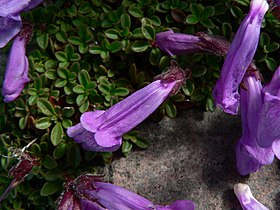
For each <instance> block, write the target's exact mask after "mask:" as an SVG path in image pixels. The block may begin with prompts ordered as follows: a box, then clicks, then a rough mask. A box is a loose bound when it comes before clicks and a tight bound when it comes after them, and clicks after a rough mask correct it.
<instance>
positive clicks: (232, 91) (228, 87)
mask: <svg viewBox="0 0 280 210" xmlns="http://www.w3.org/2000/svg"><path fill="white" fill-rule="evenodd" d="M267 10H268V4H267V2H266V0H252V1H251V6H250V12H249V14H248V15H247V16H246V18H245V19H244V20H243V22H242V24H241V25H240V27H239V29H238V31H237V33H236V35H235V37H234V39H233V41H232V43H231V45H230V48H229V52H228V54H227V56H226V59H225V62H224V65H223V68H222V71H221V77H220V79H219V80H218V81H217V83H216V86H215V88H214V90H213V95H214V98H215V102H216V104H217V105H218V106H219V107H221V108H222V109H223V110H224V112H227V113H230V114H237V112H238V106H239V99H240V95H239V93H238V87H239V85H240V83H241V81H242V79H243V76H244V74H245V72H246V69H247V68H248V66H249V65H250V63H251V61H252V59H253V56H254V54H255V51H256V49H257V46H258V40H259V35H260V27H261V23H262V19H263V17H264V15H265V13H266V11H267Z"/></svg>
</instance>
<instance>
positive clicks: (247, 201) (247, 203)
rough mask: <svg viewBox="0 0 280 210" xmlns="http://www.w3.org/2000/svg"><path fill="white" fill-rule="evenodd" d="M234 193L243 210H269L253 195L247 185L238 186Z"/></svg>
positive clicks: (235, 187)
mask: <svg viewBox="0 0 280 210" xmlns="http://www.w3.org/2000/svg"><path fill="white" fill-rule="evenodd" d="M234 193H235V195H236V197H237V198H238V200H239V202H240V205H241V206H242V209H243V210H269V209H268V208H267V207H265V206H264V205H263V204H261V203H260V202H259V201H258V200H257V199H256V198H255V197H254V196H253V195H252V192H251V190H250V187H249V186H248V185H247V184H241V183H239V184H236V185H235V186H234Z"/></svg>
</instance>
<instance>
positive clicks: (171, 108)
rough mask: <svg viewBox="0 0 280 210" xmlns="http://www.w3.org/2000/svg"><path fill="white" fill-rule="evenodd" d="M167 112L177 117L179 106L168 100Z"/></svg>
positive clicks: (170, 115)
mask: <svg viewBox="0 0 280 210" xmlns="http://www.w3.org/2000/svg"><path fill="white" fill-rule="evenodd" d="M165 110H166V114H167V116H168V117H171V118H175V117H176V115H177V108H176V106H175V105H174V104H173V103H172V102H170V101H169V102H168V103H167V104H166V106H165Z"/></svg>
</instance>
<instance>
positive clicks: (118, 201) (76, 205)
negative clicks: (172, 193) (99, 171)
mask: <svg viewBox="0 0 280 210" xmlns="http://www.w3.org/2000/svg"><path fill="white" fill-rule="evenodd" d="M57 204H58V208H57V209H58V210H65V209H68V210H81V209H83V210H92V209H94V210H106V209H110V210H120V209H121V210H130V209H133V210H194V209H195V206H194V204H193V202H192V201H190V200H178V201H176V202H174V203H173V204H171V205H170V206H160V205H154V204H153V203H152V202H151V201H149V200H147V199H146V198H144V197H141V196H140V195H137V194H135V193H133V192H130V191H128V190H126V189H124V188H122V187H119V186H116V185H113V184H110V183H105V182H102V181H101V179H100V177H97V176H94V175H91V174H83V175H80V176H79V177H77V178H76V179H75V180H70V181H68V182H67V184H66V187H65V191H64V192H63V193H62V195H61V197H60V198H59V199H58V201H57Z"/></svg>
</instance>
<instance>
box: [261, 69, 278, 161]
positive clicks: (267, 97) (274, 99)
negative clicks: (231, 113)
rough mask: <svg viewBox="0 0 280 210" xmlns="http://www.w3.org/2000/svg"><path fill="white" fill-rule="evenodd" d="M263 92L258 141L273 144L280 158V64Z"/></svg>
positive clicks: (263, 143) (262, 144) (268, 145)
mask: <svg viewBox="0 0 280 210" xmlns="http://www.w3.org/2000/svg"><path fill="white" fill-rule="evenodd" d="M262 92H263V106H262V107H261V109H260V111H259V121H258V126H257V128H258V129H257V143H258V144H259V145H260V146H262V147H271V146H272V149H273V151H274V153H275V155H276V156H277V157H278V158H279V159H280V117H279V113H280V66H279V67H278V69H277V70H276V71H275V73H274V75H273V77H272V79H271V81H270V83H269V84H267V85H266V86H264V88H263V90H262Z"/></svg>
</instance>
